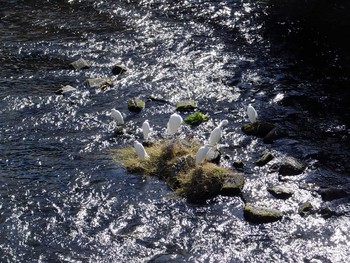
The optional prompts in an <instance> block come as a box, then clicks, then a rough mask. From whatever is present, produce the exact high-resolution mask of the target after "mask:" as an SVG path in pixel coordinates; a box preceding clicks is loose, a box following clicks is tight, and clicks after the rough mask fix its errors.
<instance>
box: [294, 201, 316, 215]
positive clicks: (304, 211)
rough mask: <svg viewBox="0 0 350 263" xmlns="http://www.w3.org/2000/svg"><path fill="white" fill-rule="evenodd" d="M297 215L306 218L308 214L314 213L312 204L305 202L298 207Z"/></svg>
mask: <svg viewBox="0 0 350 263" xmlns="http://www.w3.org/2000/svg"><path fill="white" fill-rule="evenodd" d="M298 213H299V215H301V216H302V217H306V216H308V215H310V214H313V213H314V207H313V206H312V204H311V203H310V202H305V203H302V204H301V205H300V206H299V211H298Z"/></svg>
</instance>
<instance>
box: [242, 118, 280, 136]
mask: <svg viewBox="0 0 350 263" xmlns="http://www.w3.org/2000/svg"><path fill="white" fill-rule="evenodd" d="M274 128H275V125H274V124H272V123H269V122H266V121H261V120H258V121H256V122H253V123H246V124H244V125H243V126H242V131H243V132H244V133H245V134H247V135H254V136H257V137H265V136H266V135H267V134H268V133H269V132H270V131H271V130H273V129H274Z"/></svg>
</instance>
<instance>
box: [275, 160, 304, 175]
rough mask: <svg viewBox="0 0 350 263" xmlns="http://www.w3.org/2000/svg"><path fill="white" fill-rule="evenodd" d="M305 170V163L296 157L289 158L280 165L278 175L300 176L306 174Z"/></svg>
mask: <svg viewBox="0 0 350 263" xmlns="http://www.w3.org/2000/svg"><path fill="white" fill-rule="evenodd" d="M305 168H306V165H305V163H303V162H302V161H300V160H298V159H296V158H294V157H290V156H288V157H285V158H284V160H283V161H282V163H280V164H279V169H278V173H279V174H280V175H283V176H287V175H298V174H301V173H302V172H304V170H305Z"/></svg>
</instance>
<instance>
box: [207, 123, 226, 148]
mask: <svg viewBox="0 0 350 263" xmlns="http://www.w3.org/2000/svg"><path fill="white" fill-rule="evenodd" d="M227 124H228V120H223V121H222V122H220V124H219V126H217V127H216V128H215V129H214V130H213V131H212V132H211V133H210V136H209V145H210V146H211V147H214V146H215V145H217V144H218V142H219V141H220V139H221V132H222V128H221V127H222V126H224V125H227Z"/></svg>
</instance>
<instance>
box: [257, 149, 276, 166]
mask: <svg viewBox="0 0 350 263" xmlns="http://www.w3.org/2000/svg"><path fill="white" fill-rule="evenodd" d="M273 158H275V157H274V156H273V154H272V153H271V152H266V153H264V154H263V155H262V156H261V158H260V159H259V160H257V161H256V162H255V164H256V165H257V166H264V165H265V164H267V163H268V162H270V161H271V160H273Z"/></svg>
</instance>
